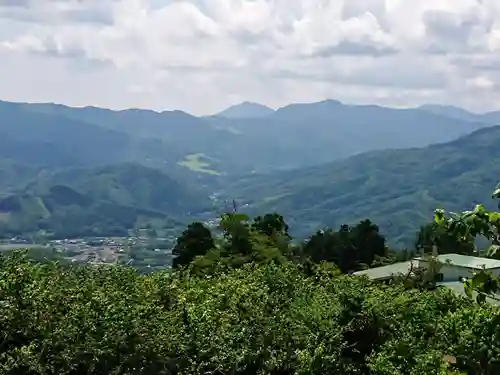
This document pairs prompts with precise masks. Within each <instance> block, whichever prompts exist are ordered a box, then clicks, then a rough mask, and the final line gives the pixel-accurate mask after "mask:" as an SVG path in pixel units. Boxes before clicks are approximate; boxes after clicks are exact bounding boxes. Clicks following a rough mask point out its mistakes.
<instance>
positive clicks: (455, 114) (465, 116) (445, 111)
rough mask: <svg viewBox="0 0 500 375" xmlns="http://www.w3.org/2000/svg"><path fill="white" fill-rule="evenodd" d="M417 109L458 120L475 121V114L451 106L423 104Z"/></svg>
mask: <svg viewBox="0 0 500 375" xmlns="http://www.w3.org/2000/svg"><path fill="white" fill-rule="evenodd" d="M418 109H420V110H423V111H426V112H431V113H434V114H436V115H441V116H447V117H451V118H455V119H459V120H466V121H477V115H476V114H474V113H472V112H469V111H467V110H465V109H463V108H460V107H455V106H452V105H439V104H424V105H421V106H420V107H418Z"/></svg>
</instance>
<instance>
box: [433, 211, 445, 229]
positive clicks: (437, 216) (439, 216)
mask: <svg viewBox="0 0 500 375" xmlns="http://www.w3.org/2000/svg"><path fill="white" fill-rule="evenodd" d="M444 219H445V211H444V210H443V209H441V208H438V209H436V210H435V211H434V221H435V222H436V224H439V225H442V224H443V223H444Z"/></svg>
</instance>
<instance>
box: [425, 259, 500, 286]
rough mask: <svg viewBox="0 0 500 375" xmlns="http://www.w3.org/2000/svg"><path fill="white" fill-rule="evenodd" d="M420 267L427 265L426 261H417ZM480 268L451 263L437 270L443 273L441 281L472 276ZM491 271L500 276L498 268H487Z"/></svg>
mask: <svg viewBox="0 0 500 375" xmlns="http://www.w3.org/2000/svg"><path fill="white" fill-rule="evenodd" d="M419 266H420V267H427V266H428V262H427V261H424V260H420V261H419ZM478 271H480V270H475V269H473V268H466V267H459V266H455V265H452V264H443V265H442V266H441V268H440V270H439V273H441V274H443V281H459V280H460V279H461V278H472V276H474V272H478ZM487 271H488V272H491V273H492V274H493V275H494V276H500V268H495V269H490V270H487Z"/></svg>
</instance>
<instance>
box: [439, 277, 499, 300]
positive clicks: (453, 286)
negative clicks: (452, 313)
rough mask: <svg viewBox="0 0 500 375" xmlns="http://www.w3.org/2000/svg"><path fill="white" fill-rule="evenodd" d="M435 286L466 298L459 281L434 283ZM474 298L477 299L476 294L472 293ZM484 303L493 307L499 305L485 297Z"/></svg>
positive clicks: (461, 283)
mask: <svg viewBox="0 0 500 375" xmlns="http://www.w3.org/2000/svg"><path fill="white" fill-rule="evenodd" d="M436 284H437V286H442V287H445V288H448V289H450V290H452V291H453V292H455V293H457V294H459V295H461V296H463V297H467V294H466V293H465V289H464V283H463V282H461V281H448V282H441V283H436ZM476 297H477V293H476V292H473V293H472V298H476ZM486 302H488V303H491V304H494V305H500V301H497V300H496V299H493V298H488V297H486Z"/></svg>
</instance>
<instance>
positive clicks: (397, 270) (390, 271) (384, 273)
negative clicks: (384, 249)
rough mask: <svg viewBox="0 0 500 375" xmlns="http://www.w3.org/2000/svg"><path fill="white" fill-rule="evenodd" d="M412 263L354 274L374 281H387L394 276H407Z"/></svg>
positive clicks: (370, 269) (402, 263)
mask: <svg viewBox="0 0 500 375" xmlns="http://www.w3.org/2000/svg"><path fill="white" fill-rule="evenodd" d="M410 263H411V261H407V262H400V263H394V264H389V265H388V266H382V267H376V268H369V269H366V270H363V271H358V272H354V275H356V276H368V278H370V279H372V280H382V279H387V278H389V277H391V276H393V275H398V274H406V273H407V272H408V270H409V269H410Z"/></svg>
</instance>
